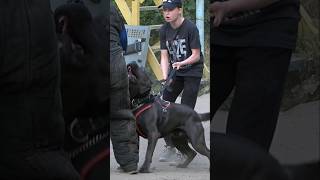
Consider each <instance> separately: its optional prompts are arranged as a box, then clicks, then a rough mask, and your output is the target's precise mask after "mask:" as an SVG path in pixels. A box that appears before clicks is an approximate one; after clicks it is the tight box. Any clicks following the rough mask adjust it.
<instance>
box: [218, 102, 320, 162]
mask: <svg viewBox="0 0 320 180" xmlns="http://www.w3.org/2000/svg"><path fill="white" fill-rule="evenodd" d="M227 115H228V113H227V112H226V111H218V112H217V114H216V115H215V117H214V126H213V129H214V131H215V132H225V126H226V122H225V121H226V119H227ZM319 115H320V102H319V101H314V102H308V103H304V104H299V105H297V106H295V107H293V108H291V109H289V110H288V111H285V112H281V113H280V115H279V119H278V125H277V128H276V132H275V135H274V139H273V142H272V145H271V150H270V152H271V154H272V155H273V156H274V157H275V158H276V159H278V160H279V161H280V163H282V164H297V163H304V162H310V161H314V160H319V159H320V157H319V153H320V149H319V144H320V137H319V135H320V134H319V133H320V132H319V126H320V123H319V120H320V116H319Z"/></svg>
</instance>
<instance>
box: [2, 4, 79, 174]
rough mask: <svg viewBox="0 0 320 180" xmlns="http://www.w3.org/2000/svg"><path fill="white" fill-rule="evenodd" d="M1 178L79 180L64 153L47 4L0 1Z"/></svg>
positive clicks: (52, 31) (56, 66)
mask: <svg viewBox="0 0 320 180" xmlns="http://www.w3.org/2000/svg"><path fill="white" fill-rule="evenodd" d="M0 22H1V26H0V122H1V126H0V141H1V144H2V145H1V153H0V172H1V174H0V179H1V180H20V179H21V180H24V179H46V180H53V179H59V180H77V179H79V174H78V173H77V172H76V171H75V169H74V168H73V166H72V165H71V163H70V161H69V159H68V158H67V157H66V156H65V153H64V151H63V150H62V145H63V137H64V121H63V117H62V105H61V97H60V64H59V59H58V52H57V40H56V35H55V28H54V21H53V17H52V12H51V9H50V3H49V1H48V0H33V1H25V0H16V1H0Z"/></svg>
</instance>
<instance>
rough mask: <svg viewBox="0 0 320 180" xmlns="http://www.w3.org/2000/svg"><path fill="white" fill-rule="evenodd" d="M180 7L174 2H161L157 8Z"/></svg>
mask: <svg viewBox="0 0 320 180" xmlns="http://www.w3.org/2000/svg"><path fill="white" fill-rule="evenodd" d="M177 7H178V8H180V7H181V6H180V5H179V4H174V3H163V4H161V5H160V6H158V8H162V9H170V10H171V9H174V8H177Z"/></svg>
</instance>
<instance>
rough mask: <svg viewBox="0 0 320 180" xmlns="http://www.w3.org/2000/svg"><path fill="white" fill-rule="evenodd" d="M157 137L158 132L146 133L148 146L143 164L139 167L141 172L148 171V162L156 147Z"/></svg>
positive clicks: (149, 162)
mask: <svg viewBox="0 0 320 180" xmlns="http://www.w3.org/2000/svg"><path fill="white" fill-rule="evenodd" d="M158 139H159V133H150V134H148V148H147V152H146V157H145V160H144V163H143V165H142V166H141V168H140V171H139V172H141V173H149V172H150V164H151V162H152V156H153V152H154V149H155V147H156V144H157V141H158Z"/></svg>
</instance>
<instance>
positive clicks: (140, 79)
mask: <svg viewBox="0 0 320 180" xmlns="http://www.w3.org/2000/svg"><path fill="white" fill-rule="evenodd" d="M127 70H128V78H129V91H130V99H135V98H143V97H145V96H147V95H149V94H150V90H151V85H152V82H151V80H150V78H149V76H148V74H147V73H146V72H145V71H144V70H143V69H142V68H140V67H139V66H138V64H136V63H130V64H128V65H127Z"/></svg>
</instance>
